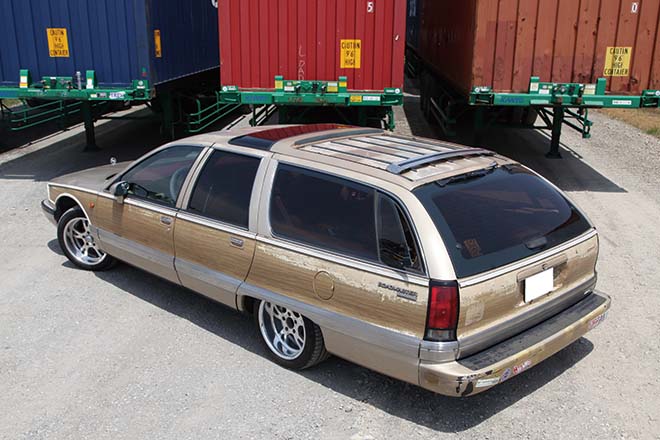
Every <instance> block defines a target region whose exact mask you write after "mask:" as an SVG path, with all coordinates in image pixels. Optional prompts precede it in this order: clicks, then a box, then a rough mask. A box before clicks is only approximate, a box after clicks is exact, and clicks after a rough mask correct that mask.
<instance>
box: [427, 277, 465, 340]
mask: <svg viewBox="0 0 660 440" xmlns="http://www.w3.org/2000/svg"><path fill="white" fill-rule="evenodd" d="M458 306H459V301H458V285H457V284H456V282H437V281H433V282H431V286H430V290H429V305H428V307H429V309H428V314H427V318H426V338H425V339H427V340H430V341H453V340H456V326H457V324H458Z"/></svg>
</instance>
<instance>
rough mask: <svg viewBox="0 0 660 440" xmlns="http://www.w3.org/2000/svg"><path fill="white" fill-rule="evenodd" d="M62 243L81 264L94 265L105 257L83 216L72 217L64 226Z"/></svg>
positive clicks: (87, 221)
mask: <svg viewBox="0 0 660 440" xmlns="http://www.w3.org/2000/svg"><path fill="white" fill-rule="evenodd" d="M64 245H65V246H66V249H67V251H69V254H70V255H71V256H72V257H73V258H75V259H76V260H77V261H78V262H80V263H82V264H86V265H90V266H94V265H96V264H99V263H101V262H103V260H105V258H106V254H105V252H103V251H102V250H100V249H99V248H98V247H97V246H96V241H95V240H94V237H93V236H92V233H91V231H90V229H89V220H87V219H86V218H84V217H75V218H72V219H71V220H69V221H68V222H67V224H66V225H65V226H64Z"/></svg>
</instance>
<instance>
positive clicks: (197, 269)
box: [174, 258, 242, 293]
mask: <svg viewBox="0 0 660 440" xmlns="http://www.w3.org/2000/svg"><path fill="white" fill-rule="evenodd" d="M174 266H175V268H176V271H177V272H178V273H179V275H185V276H188V277H190V278H194V279H196V280H198V281H201V282H203V283H206V284H208V285H210V286H213V287H217V288H219V289H222V290H226V291H227V292H234V293H236V290H237V289H238V286H240V284H241V282H242V280H239V279H237V278H234V277H230V276H229V275H225V274H223V273H220V272H216V271H214V270H211V269H209V268H207V267H204V266H201V265H199V264H196V263H192V262H190V261H188V260H184V259H181V258H176V259H175V260H174Z"/></svg>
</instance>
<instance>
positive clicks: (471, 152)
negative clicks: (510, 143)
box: [387, 148, 495, 174]
mask: <svg viewBox="0 0 660 440" xmlns="http://www.w3.org/2000/svg"><path fill="white" fill-rule="evenodd" d="M494 155H495V153H494V152H492V151H489V150H484V149H483V148H463V149H460V150H451V151H443V152H440V153H432V154H427V155H424V156H419V157H413V158H410V159H406V160H403V161H401V162H396V163H392V164H390V165H388V166H387V171H389V172H390V173H393V174H402V173H405V172H406V171H410V170H412V169H415V168H419V167H421V166H422V165H426V164H429V163H433V162H440V161H443V160H449V159H455V158H459V157H469V156H494Z"/></svg>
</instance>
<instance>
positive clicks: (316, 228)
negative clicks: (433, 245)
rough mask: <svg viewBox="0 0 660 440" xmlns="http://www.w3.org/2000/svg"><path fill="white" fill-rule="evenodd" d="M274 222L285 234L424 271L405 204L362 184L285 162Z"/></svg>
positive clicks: (272, 209)
mask: <svg viewBox="0 0 660 440" xmlns="http://www.w3.org/2000/svg"><path fill="white" fill-rule="evenodd" d="M270 221H271V227H272V229H273V233H274V234H275V235H277V236H280V237H284V238H288V239H291V240H294V241H298V242H303V243H307V244H310V245H313V246H315V247H320V248H322V249H326V250H329V251H335V252H339V253H342V254H346V255H349V256H355V257H359V258H361V259H366V260H370V261H374V262H378V263H382V264H385V265H387V266H390V267H393V268H396V269H406V270H408V269H410V270H414V271H419V270H420V261H419V254H418V252H417V247H416V246H415V244H414V238H413V234H412V230H411V228H410V225H409V223H408V221H407V220H406V217H405V216H404V215H403V212H402V211H401V209H400V208H399V206H398V205H397V204H396V202H394V200H392V199H391V198H390V197H388V196H386V195H384V194H382V193H379V192H377V191H376V190H374V189H372V188H370V187H368V186H365V185H361V184H359V183H355V182H352V181H349V180H345V179H341V178H338V177H334V176H329V175H327V174H322V173H317V172H314V171H309V170H305V169H301V168H297V167H293V166H290V165H280V167H279V168H278V171H277V174H276V176H275V181H274V183H273V190H272V196H271V201H270Z"/></svg>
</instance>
